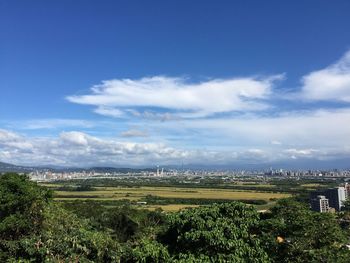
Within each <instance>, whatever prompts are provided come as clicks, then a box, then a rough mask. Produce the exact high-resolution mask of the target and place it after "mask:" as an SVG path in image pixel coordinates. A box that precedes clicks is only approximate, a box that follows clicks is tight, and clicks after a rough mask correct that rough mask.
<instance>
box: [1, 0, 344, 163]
mask: <svg viewBox="0 0 350 263" xmlns="http://www.w3.org/2000/svg"><path fill="white" fill-rule="evenodd" d="M19 3H20V4H19ZM253 7H254V8H253ZM315 7H317V8H315ZM349 8H350V3H349V2H347V1H336V2H335V3H330V2H326V1H308V2H307V3H302V2H296V3H294V2H284V3H281V2H280V1H269V2H267V3H259V2H258V1H247V2H243V1H242V2H239V1H238V2H230V1H222V4H221V5H217V4H214V3H213V2H211V1H201V2H200V3H199V2H198V3H197V2H195V1H193V2H191V3H187V2H186V1H176V2H175V1H174V2H170V1H169V2H163V1H152V5H148V4H146V3H143V2H142V1H130V2H129V1H128V2H119V1H104V2H103V3H97V2H94V1H81V2H79V1H74V3H72V2H69V1H60V2H51V3H46V2H44V1H33V2H30V3H29V2H25V1H23V2H22V1H13V2H10V1H8V2H2V3H0V10H1V11H0V29H1V31H2V32H3V33H2V35H1V41H0V47H1V61H0V76H1V80H2V83H1V84H0V85H1V94H2V96H1V97H0V112H1V118H0V162H8V163H14V164H20V165H58V166H75V167H89V166H128V167H132V166H155V165H179V164H181V163H185V164H195V165H209V166H210V165H222V166H232V167H234V166H237V167H241V166H247V165H270V164H283V165H285V166H294V167H297V166H298V165H300V166H306V164H307V165H309V166H310V167H318V166H322V164H325V165H324V166H327V167H329V168H338V167H346V168H349V165H348V164H349V163H350V162H349V161H350V140H349V136H350V34H349V32H348V25H349V24H350V17H349V16H348V10H349ZM178 13H180V14H181V16H177V15H176V14H178Z"/></svg>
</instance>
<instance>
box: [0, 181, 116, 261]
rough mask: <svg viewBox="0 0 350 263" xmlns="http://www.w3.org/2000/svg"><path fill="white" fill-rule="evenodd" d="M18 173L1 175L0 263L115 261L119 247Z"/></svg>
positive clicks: (49, 193) (43, 189) (48, 193)
mask: <svg viewBox="0 0 350 263" xmlns="http://www.w3.org/2000/svg"><path fill="white" fill-rule="evenodd" d="M50 200H51V192H50V191H48V190H47V189H45V188H43V187H40V186H38V185H37V184H36V183H34V182H31V181H30V180H29V179H28V177H26V176H20V175H18V174H5V175H0V262H8V261H10V262H17V261H22V262H23V260H26V261H28V262H118V261H119V254H120V252H119V245H118V244H117V243H116V242H115V241H113V240H112V239H111V237H110V236H109V235H107V234H105V233H104V232H101V231H96V230H94V229H92V228H91V227H90V225H89V223H88V221H85V220H81V219H79V218H78V217H77V216H76V215H74V214H72V213H70V212H67V211H66V210H64V209H62V208H61V207H60V206H59V205H56V204H53V203H52V202H50Z"/></svg>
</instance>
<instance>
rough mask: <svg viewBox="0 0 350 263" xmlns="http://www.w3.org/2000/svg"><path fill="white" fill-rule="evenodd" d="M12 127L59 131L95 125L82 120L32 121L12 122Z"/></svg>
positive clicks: (10, 124)
mask: <svg viewBox="0 0 350 263" xmlns="http://www.w3.org/2000/svg"><path fill="white" fill-rule="evenodd" d="M8 125H9V126H10V127H16V128H19V129H23V130H39V129H59V128H66V127H73V128H74V127H75V128H92V127H94V126H95V123H94V122H92V121H87V120H80V119H32V120H22V121H12V122H10V123H8Z"/></svg>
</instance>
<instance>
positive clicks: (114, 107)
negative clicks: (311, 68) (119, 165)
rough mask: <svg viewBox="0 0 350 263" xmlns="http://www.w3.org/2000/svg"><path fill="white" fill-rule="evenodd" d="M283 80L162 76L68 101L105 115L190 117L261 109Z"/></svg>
mask: <svg viewBox="0 0 350 263" xmlns="http://www.w3.org/2000/svg"><path fill="white" fill-rule="evenodd" d="M282 78H283V75H274V76H268V77H250V78H232V79H211V80H208V81H203V82H200V83H191V82H189V81H187V80H186V79H184V78H170V77H164V76H155V77H147V78H142V79H138V80H132V79H114V80H107V81H103V82H102V84H100V85H96V86H94V87H92V88H91V93H90V94H87V95H81V96H69V97H67V99H68V100H69V101H71V102H74V103H79V104H87V105H94V106H97V109H96V110H95V112H97V113H99V114H103V115H107V116H116V117H119V116H120V115H121V112H120V111H121V110H122V109H133V108H137V107H146V108H147V107H148V108H162V109H167V110H172V111H176V115H178V116H184V117H187V118H190V117H198V116H210V115H213V114H215V113H222V112H231V111H256V110H261V109H264V108H266V107H268V105H267V104H266V103H264V102H263V100H264V99H266V98H268V97H269V95H270V94H271V92H272V87H273V84H274V82H275V81H277V80H280V79H282Z"/></svg>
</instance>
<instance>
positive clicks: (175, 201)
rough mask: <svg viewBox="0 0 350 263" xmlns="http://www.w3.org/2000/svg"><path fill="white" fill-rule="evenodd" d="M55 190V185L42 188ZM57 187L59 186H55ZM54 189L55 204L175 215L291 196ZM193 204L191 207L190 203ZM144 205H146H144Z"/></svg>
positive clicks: (143, 188) (149, 189) (150, 188)
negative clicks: (126, 206)
mask: <svg viewBox="0 0 350 263" xmlns="http://www.w3.org/2000/svg"><path fill="white" fill-rule="evenodd" d="M46 186H49V187H50V188H53V189H55V187H54V186H55V185H54V184H51V185H46ZM57 186H61V185H56V187H57ZM59 189H62V187H57V188H56V189H55V195H54V196H55V200H57V201H78V200H81V201H85V200H90V201H100V202H104V203H108V204H109V205H111V204H113V202H118V201H119V202H121V201H125V202H131V204H133V205H135V206H136V207H143V208H147V209H156V208H162V209H163V210H165V211H177V210H179V209H182V208H185V207H193V206H198V204H199V203H200V204H206V203H208V202H209V201H212V202H216V201H217V202H222V201H233V200H239V201H243V202H246V203H250V202H252V201H254V200H255V201H260V202H262V204H264V205H266V204H268V203H271V201H273V200H276V199H280V198H285V197H289V196H291V195H290V194H287V193H274V192H259V191H248V190H232V189H220V188H195V187H193V188H189V187H162V186H137V187H108V186H105V187H101V186H96V187H93V188H92V189H91V190H89V191H65V190H59ZM150 197H153V198H155V199H156V201H157V202H156V203H150V201H149V199H150ZM191 200H193V203H191ZM145 201H147V202H145Z"/></svg>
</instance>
